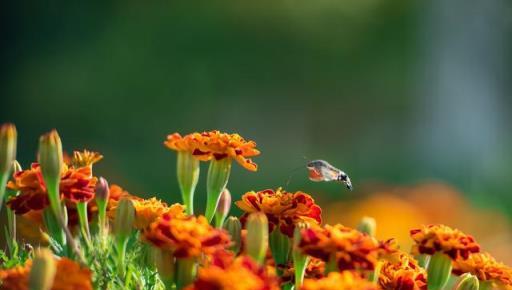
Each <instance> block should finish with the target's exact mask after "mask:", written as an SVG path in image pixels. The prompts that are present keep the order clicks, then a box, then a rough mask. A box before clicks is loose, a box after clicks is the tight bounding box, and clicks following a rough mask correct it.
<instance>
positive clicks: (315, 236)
mask: <svg viewBox="0 0 512 290" xmlns="http://www.w3.org/2000/svg"><path fill="white" fill-rule="evenodd" d="M301 236H302V239H301V242H300V243H299V248H300V249H301V250H302V251H303V252H304V253H305V254H307V255H310V256H313V257H316V258H319V259H321V260H323V261H324V262H329V261H330V262H334V261H335V262H336V264H337V266H338V269H339V270H340V271H344V270H373V269H374V268H375V266H376V264H377V260H378V257H379V254H380V251H381V245H380V244H379V242H378V241H377V240H376V239H374V238H372V237H370V236H368V235H366V234H363V233H361V232H359V231H356V230H354V229H351V228H349V227H345V226H343V225H340V224H338V225H335V226H330V225H326V226H324V227H323V228H322V227H311V228H308V229H304V230H302V232H301ZM333 259H334V260H333Z"/></svg>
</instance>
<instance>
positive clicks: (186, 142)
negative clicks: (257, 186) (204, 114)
mask: <svg viewBox="0 0 512 290" xmlns="http://www.w3.org/2000/svg"><path fill="white" fill-rule="evenodd" d="M164 144H165V145H166V146H167V147H168V148H170V149H172V150H176V151H188V152H190V153H191V154H192V155H193V156H194V157H196V158H197V159H199V160H201V161H208V160H211V159H212V158H215V159H216V160H220V159H223V158H227V157H229V158H233V159H235V160H236V161H237V162H238V163H239V164H240V165H241V166H243V167H244V168H245V169H247V170H250V171H256V170H257V169H258V166H257V165H256V163H254V162H253V161H252V160H251V159H250V157H254V156H257V155H259V154H260V151H258V150H257V149H256V143H255V142H254V141H246V140H245V139H244V138H243V137H242V136H240V135H238V134H227V133H221V132H219V131H216V130H215V131H210V132H203V133H192V134H188V135H185V136H184V137H182V136H181V135H180V134H178V133H174V134H171V135H168V136H167V140H166V141H165V142H164Z"/></svg>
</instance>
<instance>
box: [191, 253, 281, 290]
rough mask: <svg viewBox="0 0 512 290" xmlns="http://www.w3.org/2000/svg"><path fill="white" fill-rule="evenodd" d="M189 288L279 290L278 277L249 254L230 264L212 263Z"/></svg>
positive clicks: (192, 289) (195, 289)
mask: <svg viewBox="0 0 512 290" xmlns="http://www.w3.org/2000/svg"><path fill="white" fill-rule="evenodd" d="M186 289H187V290H203V289H216V290H279V289H280V288H279V282H278V279H277V278H276V277H275V276H274V275H272V274H270V273H268V272H267V271H266V270H265V267H264V266H260V265H258V264H257V263H256V262H254V261H253V260H252V259H251V258H249V257H247V256H240V257H238V258H237V259H235V260H234V262H233V263H231V264H230V265H213V264H212V265H210V266H209V267H207V268H201V269H199V274H198V277H197V279H196V281H195V282H194V284H192V285H190V286H189V287H187V288H186Z"/></svg>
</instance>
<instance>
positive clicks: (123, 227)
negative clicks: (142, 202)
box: [113, 198, 135, 241]
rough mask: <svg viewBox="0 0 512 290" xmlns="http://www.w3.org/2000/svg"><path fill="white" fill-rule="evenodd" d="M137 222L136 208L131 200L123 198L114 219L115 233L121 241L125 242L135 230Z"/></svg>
mask: <svg viewBox="0 0 512 290" xmlns="http://www.w3.org/2000/svg"><path fill="white" fill-rule="evenodd" d="M134 220H135V207H134V206H133V203H132V201H131V200H129V199H126V198H123V199H121V200H120V201H119V204H118V205H117V209H116V217H115V219H114V228H113V232H114V235H115V236H116V238H117V239H118V240H120V241H125V240H126V239H128V237H129V236H130V234H131V232H132V230H133V221H134Z"/></svg>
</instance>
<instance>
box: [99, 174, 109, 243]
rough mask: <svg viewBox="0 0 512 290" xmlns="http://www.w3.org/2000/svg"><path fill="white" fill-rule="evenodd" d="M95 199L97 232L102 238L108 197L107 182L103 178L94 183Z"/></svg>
mask: <svg viewBox="0 0 512 290" xmlns="http://www.w3.org/2000/svg"><path fill="white" fill-rule="evenodd" d="M95 193H96V195H95V199H96V204H97V205H98V230H99V233H100V235H101V236H104V233H105V229H106V227H107V224H106V222H107V218H106V217H107V205H108V199H109V197H110V190H109V187H108V182H107V180H106V179H105V178H103V177H100V178H99V179H98V183H96V189H95Z"/></svg>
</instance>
